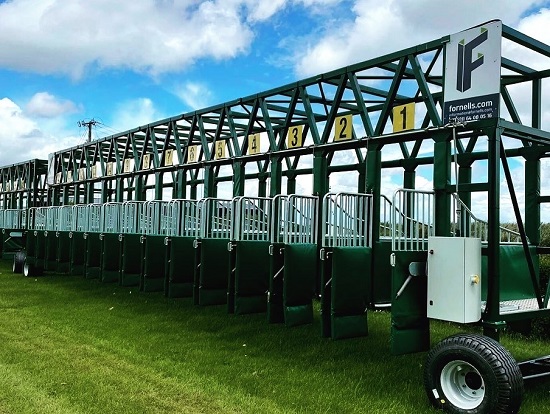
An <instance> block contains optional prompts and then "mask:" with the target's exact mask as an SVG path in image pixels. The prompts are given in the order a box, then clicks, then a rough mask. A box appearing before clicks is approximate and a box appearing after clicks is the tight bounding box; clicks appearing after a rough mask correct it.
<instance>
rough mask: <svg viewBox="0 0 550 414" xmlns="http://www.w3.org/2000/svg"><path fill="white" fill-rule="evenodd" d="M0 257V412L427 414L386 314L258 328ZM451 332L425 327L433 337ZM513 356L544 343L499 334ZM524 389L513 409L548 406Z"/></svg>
mask: <svg viewBox="0 0 550 414" xmlns="http://www.w3.org/2000/svg"><path fill="white" fill-rule="evenodd" d="M10 266H11V265H10V264H9V263H7V262H0V413H102V414H103V413H132V414H134V413H354V412H357V413H407V414H408V413H411V412H415V413H417V414H418V413H434V412H436V411H435V410H433V409H432V408H430V406H429V404H428V401H427V398H426V396H425V394H424V390H423V386H422V364H423V361H424V357H425V355H424V354H417V355H407V356H400V357H395V356H391V355H390V353H389V340H390V336H389V327H390V321H389V314H388V313H386V312H371V313H370V315H369V328H370V335H369V336H368V337H366V338H358V339H350V340H342V341H331V340H327V339H323V338H321V337H320V325H319V320H318V319H317V320H316V321H315V323H314V324H313V325H312V326H304V327H298V328H286V327H284V326H280V325H268V324H267V323H266V318H265V315H250V316H234V315H228V314H227V313H226V310H225V307H224V306H217V307H209V308H200V307H195V306H193V305H192V303H191V300H190V299H167V298H165V297H163V296H162V295H161V294H153V293H140V292H138V291H137V290H136V289H128V288H121V287H118V286H115V285H107V284H101V283H99V282H98V281H95V280H85V279H83V278H81V277H69V276H61V275H53V274H50V275H47V276H46V277H42V278H24V277H23V276H21V275H14V274H12V273H11V270H9V269H10ZM454 331H456V327H455V326H453V325H450V324H435V323H434V324H433V330H432V332H433V335H432V336H433V337H432V342H433V343H435V342H436V341H438V340H440V339H442V338H443V337H445V336H448V335H449V334H451V333H453V332H454ZM503 343H504V344H505V345H506V346H507V347H509V349H511V350H512V351H513V353H514V354H515V355H516V356H517V357H518V358H519V359H524V358H529V357H534V356H539V355H543V354H548V353H550V347H549V343H548V342H545V341H543V340H533V339H529V340H526V339H522V338H520V337H517V336H516V337H513V338H512V337H507V338H505V340H504V341H503ZM547 390H548V382H546V383H542V384H539V385H534V386H528V387H527V392H526V397H525V401H524V404H523V407H522V411H521V412H522V413H537V414H538V413H540V412H541V409H542V407H546V406H547V405H548V397H550V395H549V394H548V391H547Z"/></svg>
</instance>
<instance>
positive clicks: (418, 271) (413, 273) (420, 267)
mask: <svg viewBox="0 0 550 414" xmlns="http://www.w3.org/2000/svg"><path fill="white" fill-rule="evenodd" d="M394 266H395V265H394ZM418 276H426V262H411V263H409V276H408V277H407V279H405V281H404V282H403V285H401V287H400V288H399V290H398V291H397V294H396V295H395V299H397V298H399V296H401V294H402V293H403V291H404V290H405V288H406V287H407V285H408V284H409V283H410V281H411V280H412V278H413V277H418Z"/></svg>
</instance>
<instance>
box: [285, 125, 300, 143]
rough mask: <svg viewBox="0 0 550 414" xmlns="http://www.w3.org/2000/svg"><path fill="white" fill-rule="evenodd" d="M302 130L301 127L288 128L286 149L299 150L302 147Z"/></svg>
mask: <svg viewBox="0 0 550 414" xmlns="http://www.w3.org/2000/svg"><path fill="white" fill-rule="evenodd" d="M303 131H304V128H303V126H302V125H295V126H293V127H290V128H288V135H287V137H286V147H287V148H299V147H301V146H302V140H303V137H302V134H303Z"/></svg>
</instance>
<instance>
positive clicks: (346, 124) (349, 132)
mask: <svg viewBox="0 0 550 414" xmlns="http://www.w3.org/2000/svg"><path fill="white" fill-rule="evenodd" d="M352 122H353V117H352V116H351V114H349V115H344V116H339V117H337V118H336V119H335V120H334V141H347V140H348V139H351V138H352V137H353V124H352Z"/></svg>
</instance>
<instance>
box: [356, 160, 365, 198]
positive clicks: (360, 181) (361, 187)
mask: <svg viewBox="0 0 550 414" xmlns="http://www.w3.org/2000/svg"><path fill="white" fill-rule="evenodd" d="M357 172H358V173H359V174H358V176H357V192H358V193H366V192H367V163H366V162H364V161H363V162H360V163H359V164H358V165H357Z"/></svg>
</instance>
